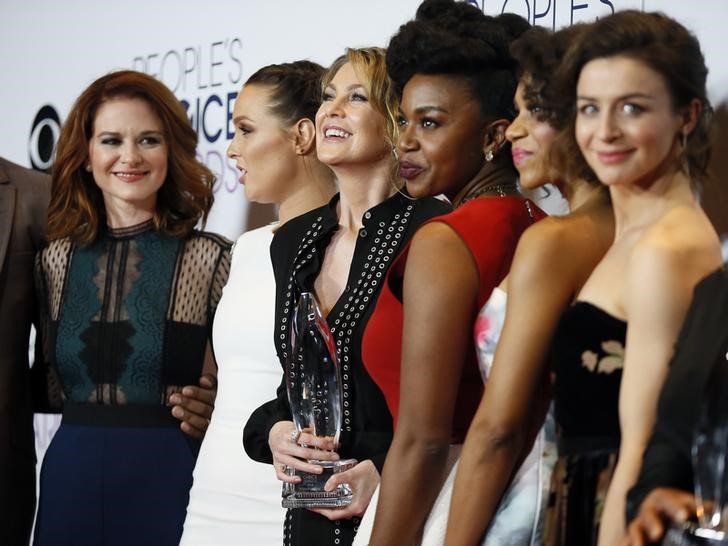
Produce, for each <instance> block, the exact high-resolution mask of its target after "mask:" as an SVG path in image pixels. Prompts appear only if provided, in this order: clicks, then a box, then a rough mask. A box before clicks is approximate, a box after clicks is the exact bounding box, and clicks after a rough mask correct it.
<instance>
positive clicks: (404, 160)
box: [397, 74, 485, 199]
mask: <svg viewBox="0 0 728 546" xmlns="http://www.w3.org/2000/svg"><path fill="white" fill-rule="evenodd" d="M401 111H402V114H401V120H400V135H399V140H398V142H397V151H398V155H399V159H400V175H401V176H402V177H403V178H404V179H405V181H406V183H407V190H408V191H409V193H410V194H411V195H412V196H413V197H418V198H419V197H424V196H432V195H439V194H445V195H447V196H448V197H449V198H450V199H452V198H453V196H454V195H456V194H457V193H458V191H460V190H461V189H462V188H463V187H464V186H465V185H466V184H467V183H468V182H470V180H471V179H473V177H474V176H475V175H476V174H477V173H478V171H479V170H480V168H481V167H482V165H483V161H484V158H483V143H484V138H485V128H484V124H483V121H482V114H481V111H480V105H479V104H478V103H477V102H476V100H475V99H473V98H472V96H471V95H470V92H469V90H468V88H467V85H466V84H465V83H464V82H463V81H461V80H459V79H456V78H453V77H450V76H443V75H425V74H416V75H414V76H413V77H412V78H411V79H410V80H409V81H408V82H407V84H406V85H405V86H404V90H403V92H402V104H401Z"/></svg>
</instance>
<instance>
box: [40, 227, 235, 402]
mask: <svg viewBox="0 0 728 546" xmlns="http://www.w3.org/2000/svg"><path fill="white" fill-rule="evenodd" d="M230 247H231V243H230V242H229V241H227V240H226V239H224V238H222V237H220V236H217V235H214V234H209V233H204V232H193V233H192V234H191V235H190V236H189V237H187V238H186V239H178V238H175V237H171V236H169V235H166V234H164V233H161V232H157V231H155V230H153V226H152V224H151V222H146V223H144V224H141V225H139V226H136V228H135V229H131V228H125V229H124V230H110V229H109V230H103V231H102V232H101V233H100V234H99V236H98V237H97V239H96V240H95V241H94V242H93V243H91V244H89V245H87V246H84V247H80V246H76V245H74V244H73V243H72V242H71V241H70V240H68V239H60V240H56V241H53V242H52V243H51V244H50V245H48V247H47V248H46V249H45V250H44V251H43V252H41V253H39V254H38V257H37V260H36V271H35V272H36V283H37V292H38V294H39V297H40V300H41V302H40V303H41V317H42V320H41V328H40V329H39V335H40V337H41V339H42V340H43V344H42V346H43V351H42V354H41V355H42V358H40V359H39V360H38V359H37V360H38V362H36V365H35V366H34V369H35V373H36V374H37V375H39V376H40V378H39V379H40V381H43V380H44V381H45V382H46V393H45V396H44V397H42V398H41V399H39V400H38V401H37V404H36V405H37V406H39V407H46V408H48V409H55V410H58V409H60V407H61V406H62V404H63V402H64V401H68V402H74V403H77V404H86V403H91V404H92V405H127V404H130V405H163V406H164V405H166V402H167V399H168V397H169V395H170V394H171V393H173V392H176V391H178V390H180V389H181V388H182V387H183V386H184V385H189V384H196V383H197V381H198V378H199V377H200V374H201V373H202V366H203V362H204V356H205V348H206V345H207V341H208V339H209V337H210V332H211V326H212V317H213V314H214V311H215V308H216V306H217V302H218V301H219V299H220V295H221V293H222V286H223V285H224V283H225V281H226V279H227V276H228V273H229V270H230ZM41 355H39V357H40V356H41ZM92 407H93V406H92Z"/></svg>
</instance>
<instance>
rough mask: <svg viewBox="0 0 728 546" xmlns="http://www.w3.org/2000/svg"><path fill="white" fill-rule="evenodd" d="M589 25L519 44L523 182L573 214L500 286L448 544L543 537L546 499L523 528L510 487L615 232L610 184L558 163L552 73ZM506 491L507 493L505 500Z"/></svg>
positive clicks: (535, 244)
mask: <svg viewBox="0 0 728 546" xmlns="http://www.w3.org/2000/svg"><path fill="white" fill-rule="evenodd" d="M581 31H582V29H580V28H569V29H566V30H562V31H560V32H557V33H555V34H552V33H550V32H549V31H546V30H544V29H541V28H533V29H531V30H529V31H528V32H526V33H525V34H524V35H523V36H522V37H521V38H520V39H519V40H517V41H516V42H515V43H514V44H513V45H512V47H511V51H512V52H513V54H514V56H515V57H516V59H517V60H518V61H519V64H520V66H521V70H522V75H521V79H520V82H519V84H518V90H517V91H516V96H515V104H516V107H517V109H518V111H519V114H518V116H517V117H516V119H515V120H514V121H513V123H512V124H511V125H510V126H509V127H508V129H507V131H506V136H507V138H508V140H509V141H510V142H511V146H512V153H513V158H514V161H515V164H516V168H517V169H518V171H519V174H520V182H521V186H522V187H524V188H528V189H535V188H539V187H542V186H543V185H545V184H549V183H550V184H553V185H554V186H555V187H556V188H557V189H558V191H559V192H560V193H561V194H562V195H563V196H564V198H565V199H566V201H567V202H568V204H569V208H570V210H571V211H572V212H571V213H570V214H568V215H566V216H562V217H551V218H547V219H546V220H544V221H542V222H539V223H538V224H537V225H535V226H533V227H531V228H529V229H528V230H527V231H526V233H524V235H523V237H522V238H521V240H520V241H519V243H518V248H517V250H516V255H515V258H514V260H513V265H512V266H511V270H510V272H509V273H508V278H507V283H504V285H501V287H500V289H501V290H503V291H504V292H507V294H508V296H507V308H506V313H505V322H504V324H503V329H502V333H501V334H500V338H499V339H498V340H497V347H496V350H495V357H494V359H493V362H492V364H491V365H490V370H489V371H490V373H489V374H488V378H487V388H486V391H485V395H484V396H483V399H482V401H481V403H480V406H479V408H478V412H477V413H476V415H475V417H474V418H473V422H472V424H471V425H470V429H469V430H468V436H467V438H466V440H465V444H464V446H463V452H462V456H461V459H460V463H459V467H458V470H457V475H456V477H455V486H454V491H453V498H452V503H451V506H450V517H449V521H448V529H447V540H446V544H453V545H454V544H457V545H461V544H462V545H466V544H480V543H481V537H483V534H484V533H485V532H486V529H488V534H487V535H486V537H485V541H484V544H502V545H505V544H514V545H515V544H534V543H538V540H539V533H540V527H541V523H542V521H543V511H542V507H541V506H537V507H535V508H536V511H535V512H534V513H533V514H530V513H529V514H525V515H526V516H528V517H530V518H531V524H530V526H529V525H523V524H522V526H521V528H520V529H521V532H520V534H517V532H516V531H517V528H514V527H513V526H514V524H515V522H516V521H518V520H520V518H521V516H522V515H523V514H513V515H511V516H507V517H505V518H504V511H505V510H508V508H505V507H506V506H508V505H509V504H512V503H513V499H512V498H511V497H510V496H509V492H506V491H507V488H508V487H509V486H510V485H511V479H512V478H511V477H512V476H513V474H514V472H515V471H516V469H517V468H518V464H519V461H521V460H522V459H523V457H524V455H525V453H527V452H528V451H529V450H530V449H531V442H532V441H533V430H534V429H536V428H538V426H540V423H541V419H542V418H543V415H544V411H543V409H545V404H544V401H546V402H547V401H548V399H549V397H550V396H549V394H550V393H549V392H548V383H547V377H548V373H547V371H548V369H547V359H546V355H547V352H548V347H549V344H550V342H551V337H552V335H553V332H554V329H555V328H556V324H557V322H558V320H559V317H560V316H561V313H562V311H563V310H564V309H565V308H566V307H567V306H568V305H570V304H571V302H572V301H573V300H574V298H575V297H576V294H577V293H578V292H579V290H580V288H581V286H583V284H584V282H585V281H586V279H587V278H588V276H589V274H590V273H591V271H592V270H593V269H594V267H595V266H596V264H597V263H598V262H599V260H600V259H601V258H602V257H603V256H604V253H605V252H606V251H607V249H608V248H609V245H610V244H611V242H612V238H613V233H614V219H613V216H614V215H613V213H612V209H611V204H610V202H609V198H608V195H607V192H606V190H605V189H604V188H602V187H601V186H600V185H599V183H598V181H596V180H594V179H593V177H592V178H589V179H588V178H586V177H584V176H573V177H565V176H563V175H561V174H560V173H559V172H558V171H557V169H556V167H555V161H554V155H555V154H556V153H557V152H558V150H559V148H558V140H557V128H556V127H555V126H558V124H559V119H558V115H557V112H556V111H555V106H554V104H553V100H550V97H549V96H548V95H549V89H550V84H551V79H552V77H553V72H554V71H555V70H556V69H557V68H558V64H559V61H560V58H561V56H562V55H563V53H564V52H565V50H566V48H567V47H568V45H569V43H570V42H571V41H572V40H573V39H575V37H576V35H577V34H578V33H579V32H581ZM534 309H538V313H534ZM486 310H487V307H486V309H484V311H483V312H484V313H485V312H486ZM490 335H491V336H492V335H493V334H492V333H491V334H490ZM534 414H535V415H536V416H537V417H536V418H534ZM535 456H536V457H538V458H540V457H541V456H542V455H541V454H540V453H536V454H535ZM546 485H547V484H546ZM514 487H515V484H514ZM543 487H544V484H542V483H541V481H540V479H539V483H536V484H535V490H532V491H530V492H529V493H530V494H531V495H532V496H533V500H534V503H535V502H537V499H538V497H542V498H545V495H544V493H543V492H542V491H541V490H542V489H543ZM504 495H505V496H506V499H507V500H505V501H504V503H503V504H499V503H500V502H501V498H502V497H503V496H504ZM534 520H535V521H534Z"/></svg>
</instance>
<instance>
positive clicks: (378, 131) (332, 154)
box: [316, 63, 390, 169]
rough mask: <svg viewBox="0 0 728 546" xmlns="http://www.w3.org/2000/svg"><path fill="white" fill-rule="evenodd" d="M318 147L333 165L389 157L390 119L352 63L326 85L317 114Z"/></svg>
mask: <svg viewBox="0 0 728 546" xmlns="http://www.w3.org/2000/svg"><path fill="white" fill-rule="evenodd" d="M316 151H317V155H318V158H319V160H320V161H322V162H323V163H325V164H327V165H329V166H330V167H332V168H334V169H335V168H336V167H340V166H348V165H357V164H364V165H366V164H373V163H379V162H382V161H385V162H386V161H389V154H390V149H389V146H388V145H387V133H386V122H385V119H384V116H383V115H382V114H381V113H380V112H378V111H377V110H375V109H374V107H373V106H372V104H371V103H370V102H369V96H368V93H367V91H366V88H365V87H364V85H363V83H362V82H361V81H360V79H359V78H358V77H357V75H356V73H355V71H354V68H353V67H352V65H351V63H345V64H344V65H343V66H342V67H341V68H340V69H339V71H338V72H337V73H336V75H335V76H334V77H333V79H332V80H331V82H330V83H329V84H328V85H327V86H326V88H325V89H324V94H323V101H322V103H321V107H320V108H319V110H318V113H317V114H316Z"/></svg>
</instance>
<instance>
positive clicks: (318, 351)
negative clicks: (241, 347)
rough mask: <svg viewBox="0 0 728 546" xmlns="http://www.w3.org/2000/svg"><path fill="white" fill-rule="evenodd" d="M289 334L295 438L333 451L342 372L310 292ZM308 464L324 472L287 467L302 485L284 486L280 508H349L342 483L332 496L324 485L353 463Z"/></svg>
mask: <svg viewBox="0 0 728 546" xmlns="http://www.w3.org/2000/svg"><path fill="white" fill-rule="evenodd" d="M290 332H291V340H290V341H291V343H290V349H291V350H290V352H289V356H288V358H287V360H286V371H285V373H286V390H287V393H288V402H289V404H290V407H291V413H292V416H293V423H294V424H295V426H296V439H297V438H298V436H300V434H301V433H303V432H306V433H308V434H313V435H314V436H317V437H320V438H328V439H330V440H331V442H332V444H333V445H334V446H337V445H338V442H339V432H340V431H341V420H342V417H341V416H342V398H341V372H340V370H339V361H338V358H337V355H336V347H335V346H334V340H333V336H332V334H331V331H330V330H329V327H328V324H326V321H325V320H324V318H323V316H322V315H321V311H320V309H319V307H318V304H317V303H316V300H315V298H314V297H313V294H311V293H310V292H304V293H302V294H301V297H300V298H299V300H298V304H297V306H296V309H295V312H294V314H293V322H292V324H291V329H290ZM308 462H309V463H310V464H316V465H319V466H321V467H322V468H323V472H322V473H321V474H313V473H309V472H303V471H301V470H296V469H293V468H290V467H289V468H288V470H287V472H288V473H289V474H291V475H295V476H299V477H300V478H301V480H300V482H299V483H295V484H292V483H284V484H283V500H282V502H281V504H282V506H283V507H284V508H337V507H342V506H347V505H348V504H350V503H351V500H352V494H351V489H350V488H349V487H348V486H347V485H346V484H342V485H339V486H337V487H336V488H335V489H334V490H333V491H326V490H325V489H324V486H325V484H326V482H327V481H328V479H329V478H330V477H331V476H332V475H333V474H336V473H338V472H343V471H345V470H348V469H349V468H352V467H353V466H354V464H356V461H355V460H354V459H346V460H339V461H319V460H310V461H308Z"/></svg>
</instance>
